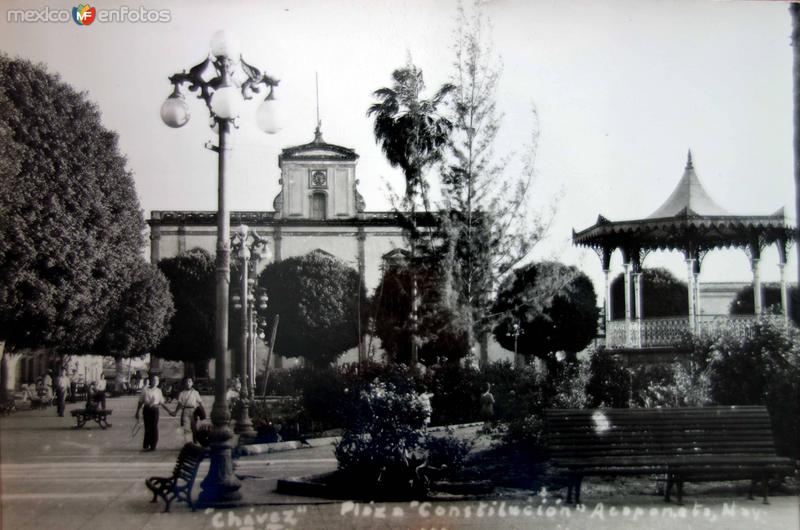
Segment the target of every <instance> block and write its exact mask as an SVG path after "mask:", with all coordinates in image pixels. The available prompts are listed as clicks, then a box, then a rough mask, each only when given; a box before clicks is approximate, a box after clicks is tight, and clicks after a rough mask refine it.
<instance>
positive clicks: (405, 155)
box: [367, 59, 453, 365]
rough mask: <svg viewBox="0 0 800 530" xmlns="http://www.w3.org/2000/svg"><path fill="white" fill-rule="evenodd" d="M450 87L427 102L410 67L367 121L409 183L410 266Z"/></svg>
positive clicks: (380, 93) (446, 128) (444, 134)
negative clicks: (419, 207) (419, 209)
mask: <svg viewBox="0 0 800 530" xmlns="http://www.w3.org/2000/svg"><path fill="white" fill-rule="evenodd" d="M452 90H453V87H452V85H450V84H446V85H444V86H442V87H441V88H439V90H437V91H436V92H435V93H434V95H433V97H431V98H430V99H425V98H423V96H422V94H423V92H424V91H425V81H424V79H423V75H422V70H420V69H419V68H418V67H416V66H415V65H414V64H412V63H411V60H410V59H409V61H408V62H407V64H406V65H405V66H404V67H403V68H398V69H397V70H395V71H394V72H392V86H391V87H384V88H380V89H378V90H376V91H375V92H374V96H375V98H377V100H378V101H377V102H376V103H374V104H373V105H371V106H370V107H369V109H368V110H367V115H368V116H372V117H373V118H374V126H373V132H374V134H375V141H376V142H377V143H378V144H380V146H381V149H382V150H383V152H384V154H385V155H386V159H387V160H388V161H389V163H390V164H391V165H392V166H393V167H399V168H400V169H401V170H402V171H403V176H404V178H405V184H406V186H405V198H404V201H403V202H404V209H405V210H407V211H409V212H410V215H409V219H408V223H407V224H408V232H409V240H410V245H411V262H412V266H413V265H414V263H415V261H416V259H415V258H416V256H417V255H418V253H419V249H418V248H417V247H418V245H419V242H420V234H419V233H418V230H417V228H418V226H417V214H416V213H417V200H418V199H421V200H422V203H423V206H424V207H425V209H426V210H428V209H429V199H428V193H427V191H428V189H429V182H428V181H427V180H426V175H425V171H426V170H427V169H429V168H430V167H431V166H432V165H433V164H435V163H436V162H438V161H440V160H441V159H442V149H443V148H444V146H445V145H446V143H447V139H448V136H449V134H450V130H451V128H452V124H451V123H450V121H449V120H448V119H446V118H445V117H443V116H442V115H441V114H440V113H439V109H440V107H441V106H442V104H443V101H444V99H445V97H446V96H447V94H448V93H450V92H451V91H452ZM411 300H412V308H411V316H410V318H411V329H412V333H411V335H412V344H411V364H412V365H414V364H416V362H417V348H418V344H417V342H418V341H417V338H416V334H417V333H416V330H417V319H418V314H417V304H418V302H417V286H416V279H415V278H414V277H413V275H412V280H411Z"/></svg>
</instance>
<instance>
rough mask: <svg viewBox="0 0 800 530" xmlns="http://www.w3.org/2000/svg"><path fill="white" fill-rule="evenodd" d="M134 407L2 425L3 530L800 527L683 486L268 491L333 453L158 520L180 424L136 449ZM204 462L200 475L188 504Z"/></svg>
mask: <svg viewBox="0 0 800 530" xmlns="http://www.w3.org/2000/svg"><path fill="white" fill-rule="evenodd" d="M207 400H208V401H209V402H210V401H211V400H210V398H207ZM82 406H83V405H82V404H75V405H70V406H69V407H68V410H70V409H73V408H79V407H82ZM135 407H136V400H135V398H133V397H123V398H115V399H110V400H109V401H108V408H110V409H113V411H114V412H113V414H112V417H111V422H112V423H113V427H112V428H111V429H108V430H101V429H100V428H99V427H97V425H96V424H94V423H92V424H91V425H89V424H87V425H88V427H87V428H84V429H81V430H76V429H73V428H72V426H73V425H74V419H73V418H72V417H71V416H69V413H67V414H66V415H65V417H64V418H59V417H57V416H56V413H55V409H54V408H52V407H51V408H49V409H47V410H44V411H20V412H17V413H14V414H12V415H10V416H8V417H4V418H0V486H2V491H1V492H0V496H1V498H2V516H1V517H2V519H0V523H1V524H0V528H4V529H5V528H9V529H33V528H36V529H50V528H52V529H59V530H60V529H65V530H66V529H73V528H75V529H77V528H81V529H85V528H91V529H105V528H113V529H114V530H126V529H140V528H147V529H180V528H193V529H198V530H199V529H203V528H254V529H255V528H258V529H271V530H278V529H283V528H298V529H299V528H303V529H326V528H331V529H336V528H357V529H361V528H398V529H401V528H415V529H422V528H425V529H430V528H439V529H441V528H447V529H458V528H492V529H495V528H497V529H506V528H508V529H512V528H533V527H535V528H553V529H555V528H592V529H593V530H599V529H603V528H709V529H710V528H716V529H720V528H725V529H727V528H741V529H750V528H781V529H782V528H787V529H796V528H800V515H798V514H799V513H800V507H799V506H798V497H797V496H789V495H776V496H773V497H771V498H770V504H769V505H763V504H761V501H760V500H758V499H756V500H752V501H749V500H747V499H746V498H745V497H744V496H743V495H740V494H738V493H737V492H734V491H731V490H724V489H723V490H715V489H704V490H695V493H696V494H694V495H693V494H692V492H693V489H692V487H689V488H687V498H686V505H685V506H684V507H683V510H681V508H680V507H677V506H675V505H674V504H665V503H664V502H663V501H661V499H660V498H659V497H658V496H656V495H654V492H653V491H646V492H645V491H643V492H641V494H629V493H625V494H624V495H621V494H620V493H621V491H627V490H629V488H626V487H623V488H619V487H617V486H616V485H615V484H614V483H613V482H612V483H604V482H602V481H599V482H596V483H595V484H594V485H593V487H590V488H589V489H588V490H587V493H590V495H587V494H585V495H584V502H585V503H586V504H585V505H584V506H583V508H582V509H581V508H575V507H566V506H562V505H560V504H556V503H558V500H557V499H553V498H552V497H541V496H537V495H534V496H527V494H520V492H519V491H516V492H508V495H507V496H505V497H504V498H503V499H498V498H491V499H485V500H480V499H475V500H468V501H454V500H447V499H439V500H436V501H431V502H430V503H408V502H398V503H380V504H364V503H346V502H345V503H342V502H331V501H327V500H325V499H313V498H306V497H289V496H286V495H281V494H277V493H275V491H274V490H275V486H276V482H277V480H278V479H279V478H283V477H288V476H301V475H309V474H316V473H322V472H326V471H331V470H333V469H335V467H336V461H335V459H334V457H333V448H332V447H331V446H322V447H314V448H310V449H302V450H296V451H287V452H280V453H268V454H261V455H255V456H248V457H243V458H241V459H240V460H239V461H238V464H237V473H238V474H239V475H240V476H241V477H242V489H241V491H242V494H243V496H244V499H245V501H246V502H247V503H248V505H247V506H242V507H238V508H233V509H219V510H198V511H197V512H194V513H193V512H191V511H190V510H189V508H188V507H187V506H186V505H185V504H177V505H173V508H172V513H169V514H164V513H162V511H163V503H161V502H159V503H157V504H151V503H150V502H149V501H150V499H151V495H150V493H149V492H148V490H147V489H146V488H145V486H144V479H145V478H147V477H149V476H154V475H159V476H166V475H169V474H170V473H171V471H172V467H173V466H174V463H175V458H176V455H177V453H178V451H179V449H180V447H181V445H182V443H183V439H182V435H181V432H180V430H179V426H178V420H177V418H172V417H170V416H168V415H166V414H163V412H162V415H161V421H160V434H161V438H160V441H159V447H158V450H157V451H155V452H151V453H142V452H141V444H142V438H141V437H142V432H141V430H140V431H139V432H138V433H137V434H136V435H135V437H132V436H131V434H132V427H133V425H134V419H133V414H134V411H135ZM207 466H208V464H207V463H204V465H203V466H202V467H201V469H200V473H199V475H198V481H197V484H196V486H195V488H196V489H195V492H194V496H195V497H196V495H197V493H198V492H199V482H200V480H201V479H202V477H203V476H205V473H206V470H207ZM591 482H594V481H591Z"/></svg>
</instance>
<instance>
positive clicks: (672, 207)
mask: <svg viewBox="0 0 800 530" xmlns="http://www.w3.org/2000/svg"><path fill="white" fill-rule="evenodd" d="M794 234H795V231H794V229H793V228H792V227H791V226H789V225H788V224H787V222H786V219H785V215H784V212H783V208H781V209H780V210H778V211H777V212H776V213H774V214H773V215H731V214H730V213H728V212H727V211H726V210H724V209H723V208H722V207H720V206H719V205H718V204H717V203H716V202H715V201H714V200H713V199H712V198H711V197H710V196H709V194H708V193H707V192H706V190H705V189H704V188H703V185H702V184H701V183H700V179H699V178H698V177H697V174H696V173H695V170H694V166H693V164H692V153H691V151H689V155H688V159H687V162H686V169H685V170H684V173H683V177H681V179H680V182H678V185H677V187H676V188H675V190H674V191H673V192H672V194H671V195H670V196H669V198H667V200H666V201H665V202H664V204H662V205H661V207H659V208H658V209H657V210H656V211H655V212H653V213H652V214H651V215H649V216H648V217H646V218H644V219H636V220H632V221H609V220H608V219H606V218H605V217H603V216H602V215H600V216H598V218H597V222H596V223H595V224H594V225H593V226H590V227H589V228H587V229H585V230H581V231H580V232H575V231H574V230H573V232H572V241H573V244H575V245H580V246H584V247H589V248H592V249H594V250H595V251H596V252H597V254H598V255H599V256H600V258H601V260H602V264H603V271H604V273H605V298H606V306H605V319H606V347H607V348H626V349H647V348H670V347H675V346H677V345H678V344H679V343H680V341H681V338H682V337H683V336H684V334H685V332H687V331H692V332H698V333H704V332H706V331H708V330H709V329H710V328H712V327H716V326H718V325H720V324H721V323H723V322H724V323H725V324H727V325H731V326H733V327H734V328H738V329H741V330H742V331H744V330H745V329H746V328H747V327H749V326H748V324H750V323H751V322H752V321H753V320H754V319H756V318H761V317H766V316H763V315H762V313H763V311H764V308H763V304H762V289H761V280H760V277H759V261H760V259H761V252H762V250H764V249H765V248H766V247H767V246H768V245H776V246H777V248H778V257H779V264H778V267H779V268H780V289H781V305H782V315H781V316H777V318H780V319H782V320H783V321H784V322H785V323H787V324H788V311H787V291H786V274H785V268H786V267H785V266H786V252H787V250H788V246H789V244H790V243H791V242H792V241H793V240H794V237H795V236H794ZM719 248H740V249H742V250H744V251H745V252H746V253H747V256H748V257H749V258H750V265H751V270H752V271H753V295H754V302H755V304H754V305H755V314H754V315H752V316H750V315H744V316H730V315H698V311H697V307H698V302H699V292H700V282H699V281H698V275H699V273H700V267H701V264H702V262H703V258H704V257H705V256H706V254H707V253H708V252H710V251H711V250H714V249H719ZM617 249H619V251H620V252H621V253H622V261H623V263H624V267H625V269H624V284H625V318H624V320H616V321H612V320H611V256H612V255H613V253H614V252H615V251H616V250H617ZM654 250H675V251H680V252H682V253H683V255H684V257H685V258H686V268H687V276H688V282H687V283H688V290H689V297H688V298H689V311H688V316H676V317H664V318H646V315H644V314H643V311H642V308H643V301H642V262H643V261H644V259H645V257H646V256H647V255H648V253H650V252H651V251H654ZM631 286H632V287H633V288H632V289H631ZM768 318H774V317H768Z"/></svg>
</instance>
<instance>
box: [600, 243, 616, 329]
mask: <svg viewBox="0 0 800 530" xmlns="http://www.w3.org/2000/svg"><path fill="white" fill-rule="evenodd" d="M613 252H614V249H613V248H608V247H604V248H603V250H602V255H601V259H602V261H603V274H604V275H605V297H606V300H605V301H606V307H605V312H606V333H608V327H609V326H608V323H609V322H611V310H612V307H611V254H612V253H613Z"/></svg>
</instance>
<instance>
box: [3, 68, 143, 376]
mask: <svg viewBox="0 0 800 530" xmlns="http://www.w3.org/2000/svg"><path fill="white" fill-rule="evenodd" d="M0 140H2V141H0V169H1V171H0V344H2V345H3V346H4V347H5V351H6V352H8V355H7V356H4V357H5V358H4V364H7V363H11V364H13V362H14V357H15V355H18V353H16V354H15V352H19V350H21V349H24V348H49V349H51V350H52V351H54V352H56V353H59V354H83V353H87V352H88V351H90V350H91V346H92V345H93V344H94V342H95V340H96V339H97V337H98V334H99V333H100V331H101V330H102V329H103V326H104V323H105V321H106V319H107V317H108V314H109V312H110V310H111V309H112V307H114V305H115V304H116V303H117V301H118V299H119V297H120V296H121V294H122V292H123V290H124V289H125V288H126V287H127V285H128V284H129V283H130V282H129V278H128V274H127V271H128V268H129V266H130V264H131V263H133V262H134V261H135V260H136V259H138V254H139V252H140V249H141V247H142V245H143V243H144V240H143V236H142V232H143V230H144V220H143V218H142V212H141V210H140V207H139V201H138V198H137V196H136V190H135V187H134V181H133V178H132V175H131V173H130V172H129V171H128V170H127V169H126V166H125V158H124V156H123V155H122V154H121V153H120V151H119V147H118V142H117V135H116V134H115V133H114V132H112V131H110V130H108V129H106V128H105V127H104V126H103V125H102V122H101V116H100V111H99V110H98V108H97V107H96V106H95V105H94V104H93V103H92V102H90V101H89V100H88V99H87V97H86V95H85V94H84V93H80V92H78V91H76V90H75V89H73V88H72V87H71V86H69V85H68V84H66V83H64V82H62V81H61V80H60V79H59V77H58V76H57V75H54V74H52V73H49V72H48V71H47V70H46V69H45V67H43V66H41V65H34V64H32V63H30V62H29V61H25V60H21V59H10V58H9V57H8V56H6V55H2V54H0ZM5 368H6V369H5V373H6V374H8V375H9V377H10V376H12V375H13V373H14V369H13V368H14V367H13V366H6V367H5ZM6 379H7V381H6V382H5V384H4V386H5V387H8V386H13V383H10V382H9V381H8V378H6Z"/></svg>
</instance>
